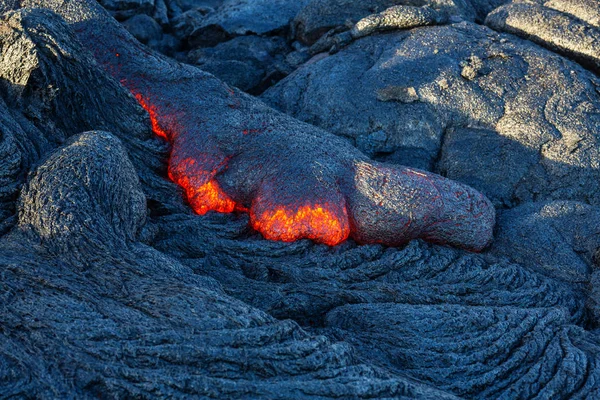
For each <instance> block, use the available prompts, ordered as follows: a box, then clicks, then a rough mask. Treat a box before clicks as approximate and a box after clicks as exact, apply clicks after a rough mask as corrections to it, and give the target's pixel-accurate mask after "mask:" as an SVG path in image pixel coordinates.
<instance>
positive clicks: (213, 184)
mask: <svg viewBox="0 0 600 400" xmlns="http://www.w3.org/2000/svg"><path fill="white" fill-rule="evenodd" d="M132 93H133V95H134V96H135V98H136V99H137V101H138V103H139V104H140V105H141V106H142V108H144V109H145V110H146V111H147V112H148V115H149V116H150V121H151V123H152V131H153V132H154V133H155V134H156V135H157V136H159V137H161V138H163V139H165V140H169V135H168V134H167V131H166V130H164V129H163V128H161V126H160V124H159V121H158V116H159V115H158V111H157V108H156V106H154V105H152V104H150V103H149V102H148V101H147V99H145V98H144V97H143V96H142V95H141V94H140V93H136V92H135V91H132ZM249 132H250V131H248V130H245V131H243V133H244V134H247V133H249ZM171 137H172V135H171ZM195 163H196V162H195V160H190V159H186V160H184V161H183V162H182V163H181V165H178V166H177V168H174V167H175V166H171V165H170V166H169V178H170V179H171V180H172V181H173V182H175V183H176V184H178V185H179V186H181V187H182V188H183V189H184V191H185V194H186V197H187V200H188V202H189V204H190V206H191V207H192V209H193V210H194V212H195V213H196V214H198V215H204V214H206V213H207V212H209V211H216V212H220V213H232V212H234V211H239V212H250V222H251V226H252V227H253V228H254V229H255V230H257V231H258V232H260V233H262V235H263V236H264V237H265V238H266V239H268V240H278V241H283V242H293V241H295V240H298V239H311V240H314V241H315V242H318V243H324V244H327V245H330V246H335V245H337V244H339V243H341V242H343V241H344V240H346V239H347V238H348V237H349V236H350V228H349V224H348V215H347V211H346V208H345V207H341V211H340V212H335V211H332V210H333V209H335V207H331V209H330V207H328V206H327V205H324V206H322V205H319V204H315V205H314V206H308V205H305V206H300V207H298V208H297V209H294V208H295V207H292V206H290V207H283V206H280V207H276V208H275V209H274V210H266V211H264V212H262V213H260V215H259V216H257V215H256V213H255V212H253V210H252V211H251V210H248V208H246V207H244V206H243V205H242V204H239V203H237V202H235V201H234V200H233V199H232V198H231V197H230V196H229V195H227V193H225V192H224V191H223V189H222V188H221V186H220V185H219V183H218V182H217V180H216V179H215V178H214V177H213V178H212V179H210V180H209V181H208V182H206V183H204V184H202V185H200V186H197V185H194V184H193V183H192V179H190V178H191V176H190V174H192V173H193V174H194V175H200V174H201V173H199V172H198V171H197V170H196V169H195V168H192V165H194V164H195ZM174 170H177V171H178V172H177V174H174V173H172V171H174ZM186 170H187V171H189V170H195V171H194V172H191V171H189V174H186ZM206 174H208V175H212V176H214V173H212V174H209V173H208V172H206ZM196 177H197V176H196ZM266 203H267V204H268V202H266ZM340 214H341V215H340Z"/></svg>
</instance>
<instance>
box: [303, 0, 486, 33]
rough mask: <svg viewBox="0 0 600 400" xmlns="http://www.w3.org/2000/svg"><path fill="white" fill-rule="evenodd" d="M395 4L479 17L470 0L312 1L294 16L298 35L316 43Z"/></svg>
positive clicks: (463, 16) (469, 17) (468, 18)
mask: <svg viewBox="0 0 600 400" xmlns="http://www.w3.org/2000/svg"><path fill="white" fill-rule="evenodd" d="M393 6H412V7H422V6H430V7H431V8H432V9H435V10H438V11H439V12H440V13H441V14H443V15H444V16H445V17H449V16H450V15H456V16H460V17H462V18H465V19H467V20H473V19H474V18H475V13H474V10H473V6H472V5H471V4H470V3H469V2H468V1H466V0H449V1H447V0H376V1H352V0H311V1H310V2H309V3H308V4H307V5H306V6H305V7H304V8H303V9H302V10H301V11H300V12H299V13H298V15H296V18H295V19H294V22H293V24H294V29H295V32H296V37H297V38H298V40H300V41H302V42H304V43H306V44H313V43H315V42H316V41H317V40H318V39H319V38H320V37H321V36H322V35H323V34H325V33H327V32H328V31H330V30H332V29H335V28H340V27H344V26H346V25H348V24H354V23H356V22H358V21H359V20H361V19H363V18H365V17H368V16H369V15H371V14H377V13H381V12H383V11H385V10H386V9H388V8H390V7H393Z"/></svg>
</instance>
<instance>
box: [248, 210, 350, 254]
mask: <svg viewBox="0 0 600 400" xmlns="http://www.w3.org/2000/svg"><path fill="white" fill-rule="evenodd" d="M335 214H336V213H334V212H332V211H330V210H329V209H328V208H325V207H321V206H319V205H315V206H313V207H311V206H302V207H299V208H298V210H296V211H292V210H289V209H286V208H284V207H279V208H276V209H275V210H273V211H265V212H263V213H261V214H260V215H258V216H257V215H255V213H254V212H252V213H251V214H250V221H251V224H252V227H253V228H254V229H256V230H257V231H259V232H261V233H262V234H263V236H264V237H265V238H267V239H269V240H281V241H283V242H293V241H294V240H298V239H303V238H307V239H312V240H314V241H316V242H319V243H325V244H328V245H330V246H335V245H336V244H339V243H341V242H343V241H344V240H346V239H347V238H348V236H349V235H350V228H349V226H348V222H347V221H348V216H347V214H346V210H345V209H343V210H342V214H343V215H342V216H337V215H335Z"/></svg>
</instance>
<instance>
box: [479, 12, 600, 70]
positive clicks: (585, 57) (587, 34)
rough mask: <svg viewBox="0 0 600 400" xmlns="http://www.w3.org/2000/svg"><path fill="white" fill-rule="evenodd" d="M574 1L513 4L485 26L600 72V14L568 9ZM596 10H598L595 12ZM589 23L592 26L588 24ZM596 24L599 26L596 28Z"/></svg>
mask: <svg viewBox="0 0 600 400" xmlns="http://www.w3.org/2000/svg"><path fill="white" fill-rule="evenodd" d="M567 4H570V1H568V0H565V1H557V0H554V1H549V2H547V3H543V5H538V4H528V3H512V4H507V5H505V6H503V7H499V8H498V9H496V10H494V12H492V13H490V14H489V15H488V16H487V18H486V20H485V23H486V24H487V25H488V26H490V27H491V28H493V29H496V30H498V31H502V32H508V33H513V34H516V35H519V36H521V37H525V38H527V39H530V40H532V41H533V42H535V43H539V44H541V45H543V46H545V47H548V48H550V49H552V50H555V51H557V52H559V53H561V54H565V55H566V56H568V57H570V58H573V59H574V60H577V61H579V62H581V63H582V64H583V65H584V66H588V67H589V68H590V69H592V70H594V71H596V72H598V71H600V27H599V26H598V22H597V21H598V18H600V10H599V9H598V3H596V6H595V7H593V6H591V7H590V8H585V7H584V6H583V5H582V6H581V7H575V6H571V7H569V6H567ZM594 8H595V10H594ZM588 21H589V22H588ZM594 24H595V25H594Z"/></svg>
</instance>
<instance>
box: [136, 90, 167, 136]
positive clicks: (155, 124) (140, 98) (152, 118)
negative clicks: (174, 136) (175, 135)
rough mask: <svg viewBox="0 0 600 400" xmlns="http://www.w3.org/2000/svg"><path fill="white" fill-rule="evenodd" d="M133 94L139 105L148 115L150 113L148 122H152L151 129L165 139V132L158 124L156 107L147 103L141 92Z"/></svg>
mask: <svg viewBox="0 0 600 400" xmlns="http://www.w3.org/2000/svg"><path fill="white" fill-rule="evenodd" d="M134 96H135V98H136V99H137V101H138V103H140V106H142V108H143V109H144V110H146V111H147V112H148V115H150V122H152V131H153V132H154V133H155V134H156V135H158V136H160V137H161V138H163V139H165V140H167V132H165V131H164V130H163V129H162V128H161V127H160V125H159V124H158V113H157V111H156V107H154V106H153V105H151V104H150V103H148V102H147V101H146V100H145V99H144V97H143V96H142V95H141V94H139V93H134Z"/></svg>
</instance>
